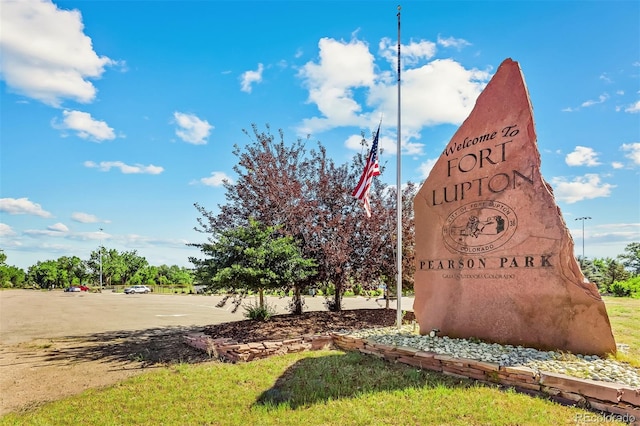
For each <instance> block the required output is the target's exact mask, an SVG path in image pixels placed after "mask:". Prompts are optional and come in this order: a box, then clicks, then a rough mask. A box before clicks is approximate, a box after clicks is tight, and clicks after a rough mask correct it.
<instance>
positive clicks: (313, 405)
mask: <svg viewBox="0 0 640 426" xmlns="http://www.w3.org/2000/svg"><path fill="white" fill-rule="evenodd" d="M585 413H586V412H585V411H583V410H580V409H577V408H571V407H564V406H561V405H558V404H556V403H553V402H550V401H547V400H545V399H541V398H534V397H530V396H527V395H523V394H518V393H515V392H512V391H501V390H499V389H497V388H492V387H487V386H478V385H475V384H473V383H472V382H471V381H468V380H461V379H454V378H452V377H448V376H443V375H441V374H437V373H432V372H428V371H421V370H417V369H415V368H411V367H409V366H405V365H403V364H390V363H387V362H384V361H382V360H380V359H378V358H376V357H372V356H366V355H362V354H360V353H355V352H352V353H344V352H339V351H319V352H305V353H300V354H291V355H286V356H280V357H273V358H269V359H266V360H261V361H256V362H252V363H247V364H237V365H232V364H225V363H219V362H211V363H207V364H201V365H196V366H192V365H177V366H172V367H167V368H163V369H159V370H156V371H154V372H151V373H148V374H145V375H142V376H137V377H135V378H132V379H130V380H127V381H125V382H122V383H119V384H118V385H116V386H113V387H110V388H107V389H102V390H89V391H86V392H84V393H82V394H80V395H77V396H74V397H71V398H67V399H64V400H61V401H57V402H53V403H49V404H46V405H44V406H42V407H40V408H37V409H36V410H34V411H30V412H26V413H21V414H9V415H6V416H4V417H3V418H1V419H0V424H1V425H14V424H20V425H53V424H55V425H65V424H68V425H75V424H83V425H123V424H127V425H160V424H162V425H196V424H197V425H248V424H250V425H253V424H259V425H300V424H304V425H338V424H339V425H387V424H388V425H391V424H393V425H396V424H420V425H429V424H448V425H474V424H491V425H513V424H526V425H548V424H575V421H576V419H577V418H580V416H581V415H584V414H585Z"/></svg>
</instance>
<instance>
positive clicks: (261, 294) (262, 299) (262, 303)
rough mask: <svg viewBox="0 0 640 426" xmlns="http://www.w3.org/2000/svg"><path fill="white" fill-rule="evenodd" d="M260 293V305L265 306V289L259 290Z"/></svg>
mask: <svg viewBox="0 0 640 426" xmlns="http://www.w3.org/2000/svg"><path fill="white" fill-rule="evenodd" d="M258 294H259V295H260V307H261V308H264V290H263V289H260V290H258Z"/></svg>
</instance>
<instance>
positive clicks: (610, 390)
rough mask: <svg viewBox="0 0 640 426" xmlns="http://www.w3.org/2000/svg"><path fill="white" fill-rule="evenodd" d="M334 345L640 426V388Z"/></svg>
mask: <svg viewBox="0 0 640 426" xmlns="http://www.w3.org/2000/svg"><path fill="white" fill-rule="evenodd" d="M333 343H334V345H335V346H336V347H338V348H339V349H342V350H346V351H359V352H362V353H365V354H370V355H374V356H378V357H380V358H384V359H386V360H388V361H391V362H401V363H403V364H408V365H412V366H414V367H418V368H421V369H426V370H432V371H439V372H442V373H443V374H447V375H449V376H454V377H460V378H470V379H474V380H477V381H480V382H483V383H488V384H499V385H503V386H507V387H513V388H515V389H516V390H517V391H520V392H524V393H528V394H534V395H542V396H546V397H549V398H551V399H553V400H555V401H557V402H560V403H563V404H568V405H576V406H578V407H581V408H591V409H593V410H598V411H603V412H607V413H611V414H613V415H615V416H619V417H620V418H621V419H627V420H629V421H630V423H632V424H640V388H635V389H634V388H631V387H630V386H627V385H623V384H616V383H609V382H601V381H596V380H590V379H580V378H577V377H571V376H568V375H566V374H559V373H551V372H544V371H542V372H537V371H535V370H533V369H531V368H528V367H507V366H501V365H499V364H494V363H490V362H484V361H476V360H473V359H464V358H454V357H450V356H447V355H439V354H436V353H434V352H425V351H421V350H419V349H415V348H408V347H402V346H389V345H383V344H380V343H375V342H373V341H370V340H363V339H359V338H357V337H353V336H349V335H347V334H341V333H335V334H333ZM636 422H639V423H636Z"/></svg>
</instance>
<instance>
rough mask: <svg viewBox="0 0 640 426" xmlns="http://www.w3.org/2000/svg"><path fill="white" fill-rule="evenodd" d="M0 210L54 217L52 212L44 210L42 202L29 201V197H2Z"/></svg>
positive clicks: (10, 212)
mask: <svg viewBox="0 0 640 426" xmlns="http://www.w3.org/2000/svg"><path fill="white" fill-rule="evenodd" d="M0 212H5V213H9V214H30V215H34V216H40V217H53V215H52V214H51V213H49V212H48V211H45V210H43V209H42V207H41V206H40V204H38V203H34V202H32V201H29V199H28V198H0Z"/></svg>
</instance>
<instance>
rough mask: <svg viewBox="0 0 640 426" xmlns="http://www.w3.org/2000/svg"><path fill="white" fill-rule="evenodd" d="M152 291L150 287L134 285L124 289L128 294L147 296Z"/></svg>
mask: <svg viewBox="0 0 640 426" xmlns="http://www.w3.org/2000/svg"><path fill="white" fill-rule="evenodd" d="M150 291H151V289H150V288H149V287H147V286H146V285H132V286H131V287H127V288H125V289H124V292H125V293H126V294H134V293H144V294H147V293H149V292H150Z"/></svg>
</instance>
